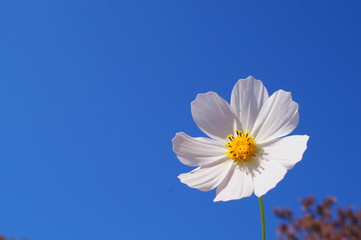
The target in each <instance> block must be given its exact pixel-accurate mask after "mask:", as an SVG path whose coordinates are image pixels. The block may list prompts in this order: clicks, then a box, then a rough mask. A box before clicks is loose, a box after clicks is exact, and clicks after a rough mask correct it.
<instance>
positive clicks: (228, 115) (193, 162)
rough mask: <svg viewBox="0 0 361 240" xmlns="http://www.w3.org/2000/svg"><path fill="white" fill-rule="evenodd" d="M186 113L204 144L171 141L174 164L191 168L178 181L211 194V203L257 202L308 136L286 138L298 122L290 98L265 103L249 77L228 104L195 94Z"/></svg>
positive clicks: (182, 138)
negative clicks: (176, 161) (254, 199)
mask: <svg viewBox="0 0 361 240" xmlns="http://www.w3.org/2000/svg"><path fill="white" fill-rule="evenodd" d="M191 109H192V116H193V119H194V121H195V123H196V124H197V126H198V128H199V129H200V130H202V131H203V132H204V133H205V134H206V135H207V136H208V137H210V138H204V137H197V138H193V137H190V136H188V135H187V134H185V133H183V132H179V133H177V134H176V136H175V137H174V138H173V140H172V141H173V151H174V152H175V153H176V155H177V157H178V159H179V160H180V161H181V162H182V163H183V164H185V165H188V166H197V168H196V169H194V170H193V171H191V172H189V173H184V174H180V175H179V176H178V177H179V179H180V181H181V182H182V183H185V184H187V185H188V186H189V187H191V188H196V189H199V190H201V191H210V190H212V189H214V188H217V190H216V197H215V199H214V201H229V200H234V199H240V198H243V197H248V196H250V195H252V193H254V194H255V195H256V196H257V197H261V196H263V195H264V194H266V193H267V192H268V191H269V190H270V189H272V188H274V187H275V186H276V185H277V183H278V182H280V181H281V180H282V179H283V178H284V176H285V174H286V172H287V170H289V169H291V168H293V166H294V165H295V164H296V163H297V162H298V161H300V160H301V159H302V155H303V153H304V151H305V150H306V148H307V141H308V139H309V136H307V135H293V136H286V135H288V134H290V133H291V132H292V131H293V130H294V129H295V128H296V126H297V124H298V121H299V113H298V104H297V103H296V102H294V101H293V100H292V97H291V93H290V92H286V91H283V90H278V91H277V92H275V93H273V94H272V95H271V96H270V97H269V96H268V92H267V89H266V88H265V87H264V86H263V83H262V82H261V81H259V80H256V79H255V78H253V77H252V76H250V77H248V78H246V79H240V80H239V81H238V82H237V83H236V85H235V86H234V88H233V90H232V95H231V103H230V104H229V103H228V102H226V101H225V100H224V99H223V98H221V97H220V96H219V95H218V94H217V93H215V92H208V93H204V94H198V96H197V98H196V99H195V100H194V101H193V102H192V104H191ZM285 136H286V137H285Z"/></svg>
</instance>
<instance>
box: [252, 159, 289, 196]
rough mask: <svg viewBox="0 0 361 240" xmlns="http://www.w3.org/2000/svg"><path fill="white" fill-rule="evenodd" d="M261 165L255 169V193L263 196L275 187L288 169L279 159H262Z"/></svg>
mask: <svg viewBox="0 0 361 240" xmlns="http://www.w3.org/2000/svg"><path fill="white" fill-rule="evenodd" d="M259 162H260V166H258V168H257V170H254V171H253V184H254V194H255V195H256V196H257V197H261V196H263V195H264V194H266V193H267V192H268V191H269V190H271V189H272V188H274V187H275V186H276V185H277V183H279V182H280V181H281V180H282V179H283V177H284V176H285V174H286V172H287V170H286V169H285V168H284V167H283V166H282V165H281V164H280V163H278V162H277V161H272V160H264V159H260V160H259Z"/></svg>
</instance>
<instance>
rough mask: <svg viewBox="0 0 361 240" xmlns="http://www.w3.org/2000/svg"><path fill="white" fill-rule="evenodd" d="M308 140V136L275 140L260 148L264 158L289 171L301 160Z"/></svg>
mask: <svg viewBox="0 0 361 240" xmlns="http://www.w3.org/2000/svg"><path fill="white" fill-rule="evenodd" d="M308 139H309V136H307V135H303V136H297V135H294V136H289V137H285V138H281V139H276V140H275V141H273V142H272V143H269V144H267V146H264V147H262V149H263V152H264V154H263V155H264V158H266V159H269V160H273V161H277V162H278V163H280V164H281V165H282V166H283V167H285V168H286V169H287V170H289V169H291V168H293V166H294V165H295V164H296V163H297V162H299V161H300V160H301V159H302V155H303V153H304V151H305V150H306V149H307V141H308Z"/></svg>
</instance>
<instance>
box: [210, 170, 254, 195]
mask: <svg viewBox="0 0 361 240" xmlns="http://www.w3.org/2000/svg"><path fill="white" fill-rule="evenodd" d="M252 192H253V182H252V176H251V174H250V173H247V172H246V171H245V169H243V168H242V167H241V165H240V164H236V163H233V166H232V168H231V170H230V171H229V173H228V175H227V176H226V177H225V178H224V179H223V181H222V182H221V184H220V185H219V186H218V187H217V192H216V193H217V196H216V198H215V199H214V200H213V201H215V202H217V201H229V200H234V199H240V198H243V197H249V196H251V195H252Z"/></svg>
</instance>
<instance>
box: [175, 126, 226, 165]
mask: <svg viewBox="0 0 361 240" xmlns="http://www.w3.org/2000/svg"><path fill="white" fill-rule="evenodd" d="M172 142H173V151H174V152H175V154H177V157H178V159H179V160H180V161H181V162H182V163H183V164H185V165H188V166H200V165H205V164H210V163H213V162H215V161H218V160H220V159H224V158H227V156H226V152H227V149H226V148H225V147H224V146H222V143H220V142H217V141H215V140H213V139H209V138H192V137H190V136H188V135H187V134H185V133H183V132H180V133H177V134H176V136H175V137H174V138H173V139H172Z"/></svg>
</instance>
